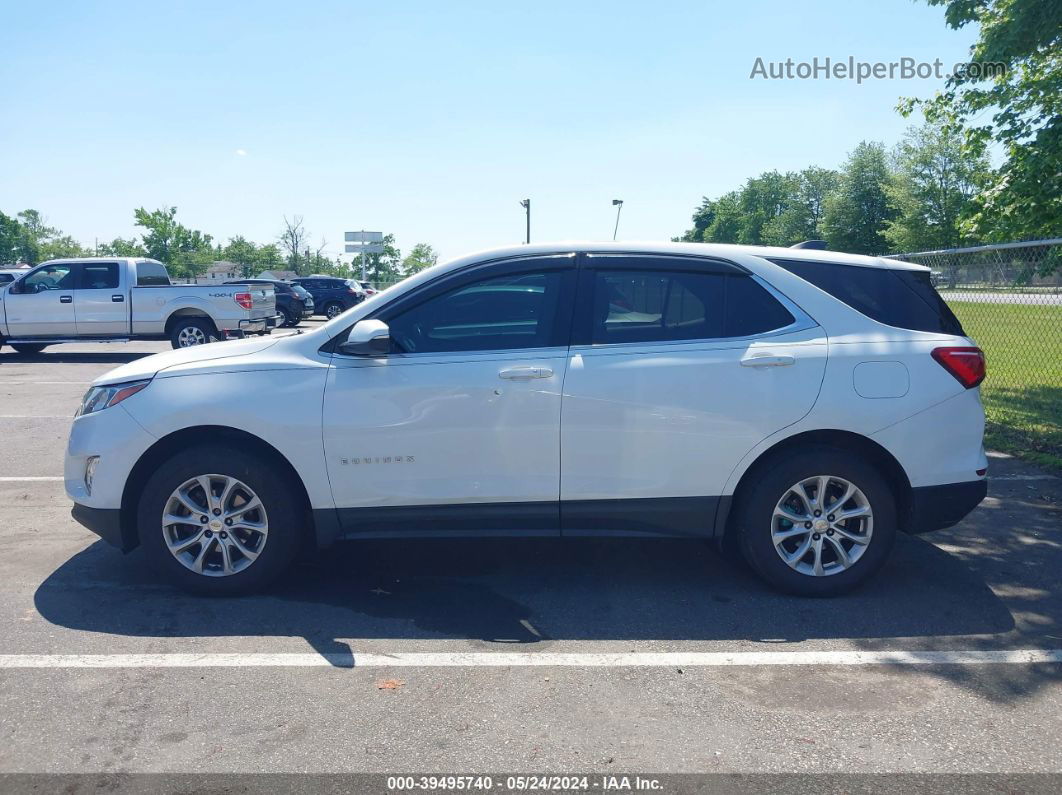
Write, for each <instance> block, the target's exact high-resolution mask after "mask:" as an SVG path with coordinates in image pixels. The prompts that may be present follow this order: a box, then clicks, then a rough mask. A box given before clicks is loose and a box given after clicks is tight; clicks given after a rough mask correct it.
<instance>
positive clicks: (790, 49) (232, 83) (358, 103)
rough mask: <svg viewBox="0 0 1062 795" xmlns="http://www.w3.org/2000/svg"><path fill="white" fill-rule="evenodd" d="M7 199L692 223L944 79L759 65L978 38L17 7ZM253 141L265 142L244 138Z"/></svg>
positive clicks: (18, 203)
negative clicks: (808, 74)
mask: <svg viewBox="0 0 1062 795" xmlns="http://www.w3.org/2000/svg"><path fill="white" fill-rule="evenodd" d="M3 18H4V26H3V28H4V29H3V30H0V45H2V47H3V53H4V56H3V58H2V59H0V107H3V109H4V112H3V115H4V119H3V123H2V124H0V210H2V211H3V212H5V213H8V214H13V213H14V212H16V211H18V210H21V209H24V208H26V207H33V208H36V209H39V210H40V211H41V212H42V213H44V215H45V216H46V217H47V218H48V220H49V222H50V223H52V224H53V225H55V226H59V227H61V228H62V229H63V230H64V231H66V232H68V233H70V234H72V235H74V236H75V237H77V238H79V239H80V240H82V242H85V243H88V244H91V243H92V240H93V237H95V236H98V237H99V238H100V239H101V240H103V239H110V238H113V237H115V236H130V235H132V234H133V233H134V228H133V225H132V211H133V208H134V207H137V206H141V205H143V206H146V207H148V208H155V207H159V206H163V205H176V206H177V208H178V218H179V219H180V220H182V221H183V222H184V223H185V224H186V225H189V226H192V227H194V228H199V229H202V230H204V231H206V232H209V233H211V234H213V235H214V237H215V238H216V239H220V240H225V239H227V238H228V237H230V236H232V235H236V234H243V235H245V236H246V237H249V238H251V239H254V240H257V241H259V242H269V241H272V240H273V239H275V237H276V236H277V234H278V233H279V231H280V229H281V227H282V216H284V215H285V214H286V215H288V216H289V217H290V216H292V215H296V214H297V215H302V216H303V217H304V219H305V224H306V226H307V227H308V229H309V230H310V232H311V233H312V235H313V237H312V240H313V241H314V244H315V245H316V244H317V243H318V242H319V241H320V240H321V239H322V238H323V239H325V240H326V241H328V243H329V245H328V247H327V248H328V249H329V250H331V251H333V252H338V251H339V250H340V249H341V248H342V233H343V231H344V230H346V229H373V230H382V231H384V232H393V233H395V235H396V236H397V238H398V243H399V245H400V246H401V247H402V248H403V249H404V250H408V249H409V248H410V247H411V246H412V245H413V244H414V243H416V242H420V241H426V242H430V243H432V244H433V245H435V246H436V248H437V249H438V250H439V251H440V252H441V253H442V254H443V255H444V256H445V257H449V256H456V255H459V254H461V253H464V252H467V251H470V250H475V249H479V248H485V247H489V246H494V245H504V244H508V243H513V242H519V241H520V240H522V237H523V233H524V219H523V210H522V208H521V207H520V206H519V203H518V202H519V200H520V199H522V198H525V197H530V198H531V200H532V237H533V239H535V240H539V241H541V240H547V239H561V238H598V239H605V238H609V237H611V234H612V224H613V221H614V218H615V214H614V208H613V207H612V205H611V200H612V199H613V198H622V199H623V200H624V201H625V205H624V208H623V217H622V221H621V224H620V235H619V236H620V238H621V239H668V238H669V237H671V236H672V235H675V234H679V233H681V232H682V230H683V229H685V228H686V227H687V226H689V216H690V213H691V212H692V210H693V208H694V207H695V205H697V204H698V202H699V201H700V198H701V196H702V195H705V194H707V195H710V196H716V195H718V194H720V193H723V192H725V191H727V190H730V189H733V188H736V187H738V186H740V184H741V183H742V182H743V181H744V180H745V179H746V178H747V177H749V176H752V175H755V174H758V173H759V172H761V171H764V170H767V169H778V170H780V171H785V170H789V169H794V170H795V169H800V168H803V167H804V166H807V165H812V164H814V165H821V166H831V167H832V166H838V165H839V164H840V163H841V162H842V161H843V159H844V157H845V153H846V152H847V151H848V150H850V149H851V148H852V147H854V146H855V145H856V144H857V143H858V142H859V141H860V140H863V139H873V140H883V141H886V142H887V143H889V144H892V143H894V142H895V141H896V140H898V139H899V137H900V136H901V134H902V132H903V130H904V128H905V127H906V126H907V124H908V122H907V121H905V120H904V119H902V118H901V117H900V116H899V115H898V114H897V113H896V112H895V111H894V107H895V105H896V101H897V98H898V97H900V96H903V95H917V96H928V95H931V94H932V93H933V91H935V90H936V89H937V88H938V87H940V85H941V82H942V81H940V80H936V79H928V80H919V79H914V80H899V79H895V80H874V81H870V82H865V83H863V84H862V85H857V84H856V83H855V82H854V81H838V80H834V79H831V80H822V79H820V80H786V81H765V80H762V79H755V80H752V79H750V78H749V74H750V72H751V70H752V67H753V64H754V62H755V59H756V57H757V56H760V57H762V58H764V59H765V60H767V61H783V60H785V59H786V58H793V59H794V60H796V61H803V60H810V59H811V58H813V57H815V56H818V57H819V58H820V59H822V58H825V57H827V56H829V57H832V58H834V59H847V58H848V56H854V57H855V58H856V59H857V60H863V61H894V60H898V59H900V58H901V57H905V56H907V57H911V58H915V59H917V60H920V61H923V60H924V61H932V60H933V59H934V58H940V59H941V60H942V61H944V63H945V64H949V65H950V64H951V63H954V62H957V61H962V60H963V59H964V58H965V56H966V53H967V51H968V48H969V45H970V44H971V42H972V41H973V39H974V36H975V31H973V30H970V29H966V30H962V31H958V32H956V31H952V30H951V29H949V28H947V27H946V26H945V24H944V21H943V10H942V9H940V8H936V7H932V8H931V7H928V6H926V5H925V4H924V3H920V2H912V1H911V0H878V1H877V2H851V1H850V0H849V2H841V1H840V0H825V1H824V2H814V1H813V0H805V2H792V0H784V1H782V0H776V1H772V2H768V1H767V0H747V1H746V2H727V3H722V2H707V1H702V2H694V1H692V0H691V1H690V2H668V1H667V0H656V2H651V3H646V2H627V1H626V0H612V2H600V3H599V2H574V1H572V0H569V2H559V3H554V2H546V1H545V0H535V2H530V3H512V2H482V3H481V2H462V1H461V0H454V1H453V2H449V3H442V2H400V1H399V0H395V2H377V3H358V2H315V0H305V1H304V2H300V3H292V2H284V3H272V2H253V3H251V2H246V3H245V2H223V1H221V0H215V2H209V3H203V2H174V3H144V2H143V1H142V0H139V1H138V2H135V3H127V2H117V1H115V2H102V1H101V0H97V2H94V3H90V2H79V3H72V2H50V3H18V4H15V3H13V2H7V3H5V4H4V11H3ZM241 152H242V153H243V154H241Z"/></svg>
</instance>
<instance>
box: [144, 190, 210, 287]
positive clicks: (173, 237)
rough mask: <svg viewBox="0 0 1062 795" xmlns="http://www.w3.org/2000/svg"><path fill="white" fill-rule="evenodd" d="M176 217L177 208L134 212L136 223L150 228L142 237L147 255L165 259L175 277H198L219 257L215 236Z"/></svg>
mask: <svg viewBox="0 0 1062 795" xmlns="http://www.w3.org/2000/svg"><path fill="white" fill-rule="evenodd" d="M176 216H177V208H176V207H162V208H160V209H158V210H154V211H152V212H148V211H147V210H145V209H144V208H143V207H140V208H138V209H136V210H135V211H134V212H133V217H134V218H135V219H136V225H137V226H139V227H143V228H144V229H145V230H146V231H145V232H144V233H143V234H142V235H141V237H142V240H143V245H144V249H145V251H146V252H147V255H148V256H149V257H152V258H153V259H157V260H159V261H160V262H164V263H165V264H166V265H167V266H168V267H169V269H170V270H171V271H172V272H173V275H175V276H186V277H191V278H194V277H196V276H198V275H200V274H201V273H203V272H204V271H206V269H207V267H208V266H209V265H210V263H211V262H212V261H213V260H214V258H215V256H216V252H215V250H214V246H213V238H211V236H210V235H208V234H204V233H203V232H200V231H199V230H198V229H188V228H187V227H185V226H183V225H182V224H180V223H178V222H177V219H176Z"/></svg>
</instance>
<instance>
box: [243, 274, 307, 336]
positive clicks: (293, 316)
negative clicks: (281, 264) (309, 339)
mask: <svg viewBox="0 0 1062 795" xmlns="http://www.w3.org/2000/svg"><path fill="white" fill-rule="evenodd" d="M225 284H268V285H271V286H272V288H273V293H274V294H275V295H276V300H277V312H279V313H280V315H281V316H282V318H283V320H282V321H281V323H280V325H282V326H284V327H285V328H295V327H296V326H298V325H299V324H300V323H301V322H302V321H303V320H305V319H307V318H309V317H311V316H313V296H312V295H310V294H309V293H308V292H306V290H305V289H304V288H303V287H301V286H300V285H298V284H292V283H291V282H285V281H281V280H279V279H243V280H235V281H231V282H225Z"/></svg>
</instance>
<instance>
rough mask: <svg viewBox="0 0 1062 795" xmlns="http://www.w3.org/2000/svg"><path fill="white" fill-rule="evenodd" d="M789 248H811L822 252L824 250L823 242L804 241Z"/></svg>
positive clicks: (824, 242) (824, 244) (824, 243)
mask: <svg viewBox="0 0 1062 795" xmlns="http://www.w3.org/2000/svg"><path fill="white" fill-rule="evenodd" d="M789 248H811V249H816V250H820V251H821V250H823V249H825V248H826V241H825V240H805V241H804V242H803V243H794V244H793V245H791V246H790V247H789Z"/></svg>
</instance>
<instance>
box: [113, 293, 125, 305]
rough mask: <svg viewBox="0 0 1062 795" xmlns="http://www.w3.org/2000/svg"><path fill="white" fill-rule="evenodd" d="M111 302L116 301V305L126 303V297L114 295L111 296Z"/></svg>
mask: <svg viewBox="0 0 1062 795" xmlns="http://www.w3.org/2000/svg"><path fill="white" fill-rule="evenodd" d="M111 300H112V301H114V303H116V304H120V303H122V302H123V301H125V296H124V295H112V296H111Z"/></svg>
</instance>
